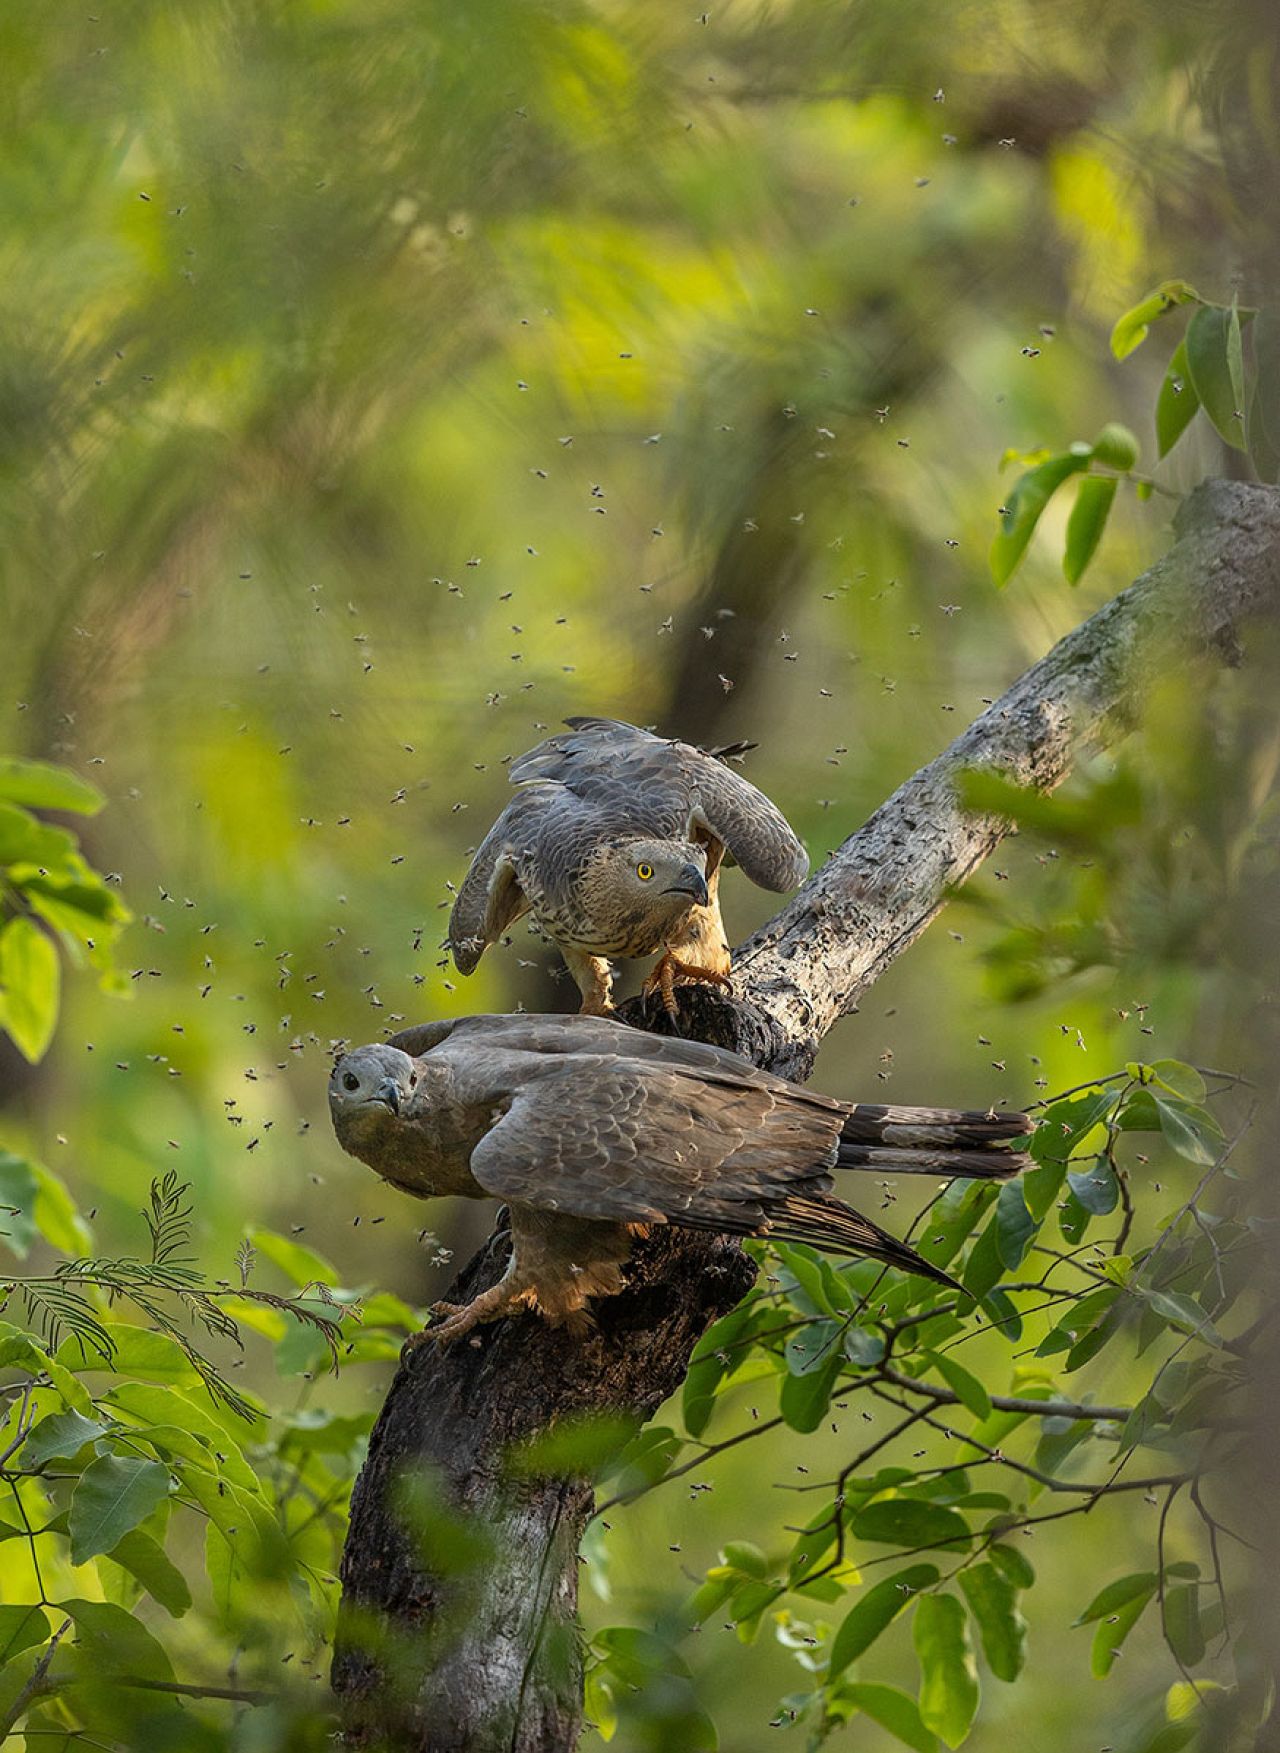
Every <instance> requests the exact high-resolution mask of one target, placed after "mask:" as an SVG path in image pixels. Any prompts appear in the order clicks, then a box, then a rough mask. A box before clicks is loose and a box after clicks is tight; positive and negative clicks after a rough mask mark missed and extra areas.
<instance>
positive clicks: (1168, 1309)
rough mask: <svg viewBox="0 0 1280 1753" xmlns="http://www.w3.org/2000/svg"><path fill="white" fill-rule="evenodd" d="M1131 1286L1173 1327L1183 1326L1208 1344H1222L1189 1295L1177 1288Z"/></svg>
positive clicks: (1212, 1326) (1203, 1313) (1211, 1323)
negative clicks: (1159, 1288)
mask: <svg viewBox="0 0 1280 1753" xmlns="http://www.w3.org/2000/svg"><path fill="white" fill-rule="evenodd" d="M1133 1288H1134V1289H1135V1290H1136V1291H1137V1293H1138V1295H1139V1296H1140V1297H1141V1298H1142V1300H1143V1301H1144V1302H1146V1303H1149V1304H1150V1305H1151V1307H1152V1308H1153V1309H1154V1310H1155V1311H1156V1313H1157V1314H1158V1315H1163V1316H1164V1318H1165V1320H1166V1321H1172V1322H1173V1324H1174V1326H1175V1327H1182V1328H1185V1329H1186V1331H1187V1332H1189V1333H1194V1334H1195V1335H1196V1336H1197V1337H1198V1338H1200V1339H1205V1340H1207V1341H1208V1342H1209V1344H1210V1345H1221V1344H1222V1339H1221V1336H1220V1335H1219V1333H1218V1331H1217V1329H1216V1328H1215V1327H1214V1324H1213V1322H1212V1321H1211V1320H1210V1319H1209V1317H1208V1315H1206V1314H1205V1312H1204V1310H1203V1309H1202V1308H1201V1307H1200V1305H1199V1303H1197V1302H1195V1301H1193V1300H1192V1298H1191V1297H1189V1296H1184V1295H1183V1293H1182V1292H1181V1291H1179V1290H1148V1289H1146V1288H1145V1287H1144V1286H1142V1285H1140V1284H1139V1285H1135V1286H1134V1287H1133Z"/></svg>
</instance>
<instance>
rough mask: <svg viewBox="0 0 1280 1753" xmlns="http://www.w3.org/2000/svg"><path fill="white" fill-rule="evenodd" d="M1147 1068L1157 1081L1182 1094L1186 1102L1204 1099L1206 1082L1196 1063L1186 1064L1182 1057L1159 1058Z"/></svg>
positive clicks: (1177, 1093) (1173, 1092) (1173, 1091)
mask: <svg viewBox="0 0 1280 1753" xmlns="http://www.w3.org/2000/svg"><path fill="white" fill-rule="evenodd" d="M1146 1069H1147V1070H1148V1071H1149V1072H1150V1073H1151V1076H1152V1077H1153V1078H1154V1079H1155V1081H1156V1082H1157V1083H1159V1084H1161V1085H1163V1087H1164V1088H1165V1089H1167V1090H1169V1091H1170V1092H1171V1093H1172V1094H1173V1095H1175V1096H1181V1097H1182V1099H1183V1101H1184V1102H1203V1101H1204V1093H1205V1082H1204V1079H1203V1078H1202V1077H1201V1075H1200V1073H1199V1072H1198V1071H1197V1070H1196V1068H1195V1066H1194V1065H1184V1064H1183V1062H1182V1061H1181V1060H1180V1059H1157V1060H1155V1061H1153V1063H1152V1064H1150V1065H1148V1066H1147V1067H1146Z"/></svg>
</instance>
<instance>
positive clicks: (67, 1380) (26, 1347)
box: [0, 1321, 93, 1418]
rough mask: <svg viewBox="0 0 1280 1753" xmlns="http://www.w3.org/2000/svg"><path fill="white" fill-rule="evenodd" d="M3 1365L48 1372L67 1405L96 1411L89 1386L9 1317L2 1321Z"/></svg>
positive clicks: (32, 1372)
mask: <svg viewBox="0 0 1280 1753" xmlns="http://www.w3.org/2000/svg"><path fill="white" fill-rule="evenodd" d="M0 1369H21V1370H26V1371H27V1373H28V1374H29V1375H33V1376H47V1377H48V1378H49V1380H50V1382H52V1384H53V1386H54V1387H55V1388H56V1389H57V1390H58V1392H59V1394H61V1396H62V1398H63V1399H64V1400H65V1401H66V1403H67V1405H68V1406H74V1408H75V1409H76V1411H77V1412H83V1413H84V1415H85V1417H86V1418H90V1417H92V1415H93V1401H92V1400H91V1399H90V1397H89V1395H88V1393H87V1392H86V1390H85V1389H84V1388H83V1387H82V1386H81V1384H80V1383H79V1382H78V1381H77V1380H76V1379H75V1377H74V1376H73V1375H72V1374H71V1372H70V1370H67V1369H64V1368H63V1366H62V1365H61V1364H60V1363H55V1362H54V1360H53V1359H52V1358H51V1357H50V1356H49V1355H48V1353H47V1352H45V1351H42V1350H41V1348H40V1347H39V1346H38V1345H37V1344H36V1343H35V1341H34V1340H33V1339H32V1338H31V1337H30V1335H29V1334H27V1333H24V1332H22V1330H21V1329H20V1328H18V1327H14V1326H11V1325H10V1323H9V1322H7V1321H0Z"/></svg>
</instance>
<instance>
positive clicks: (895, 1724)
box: [840, 1681, 938, 1753]
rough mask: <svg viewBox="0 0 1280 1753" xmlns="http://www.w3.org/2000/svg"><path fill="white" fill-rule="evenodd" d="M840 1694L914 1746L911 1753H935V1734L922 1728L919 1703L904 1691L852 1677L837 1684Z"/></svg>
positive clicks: (890, 1731)
mask: <svg viewBox="0 0 1280 1753" xmlns="http://www.w3.org/2000/svg"><path fill="white" fill-rule="evenodd" d="M840 1698H841V1700H843V1701H847V1702H848V1703H849V1704H852V1705H855V1706H856V1707H857V1708H858V1709H859V1710H860V1711H862V1712H863V1714H864V1715H865V1716H869V1717H870V1718H871V1720H872V1721H873V1722H877V1723H879V1724H880V1726H881V1728H882V1729H888V1731H889V1733H890V1734H891V1735H895V1736H896V1737H897V1739H898V1740H899V1741H901V1742H903V1743H904V1744H905V1745H906V1746H908V1747H913V1748H915V1753H935V1750H936V1748H937V1745H938V1742H937V1737H936V1736H934V1735H933V1734H931V1733H930V1731H929V1730H928V1729H926V1728H925V1726H924V1723H923V1721H922V1720H921V1717H920V1709H919V1706H918V1705H917V1704H916V1701H915V1699H914V1698H908V1696H907V1694H906V1693H905V1692H899V1691H898V1690H897V1688H896V1687H893V1686H876V1685H871V1684H870V1683H868V1682H865V1681H853V1682H850V1684H849V1685H847V1686H842V1687H841V1688H840Z"/></svg>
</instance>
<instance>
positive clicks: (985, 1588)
mask: <svg viewBox="0 0 1280 1753" xmlns="http://www.w3.org/2000/svg"><path fill="white" fill-rule="evenodd" d="M960 1588H961V1590H962V1591H963V1594H964V1598H965V1600H966V1601H967V1602H968V1603H969V1611H970V1612H971V1613H972V1614H973V1617H974V1619H975V1621H976V1622H977V1626H978V1635H979V1636H980V1637H981V1639H982V1653H983V1654H984V1655H985V1656H986V1658H987V1666H988V1667H989V1668H990V1669H991V1672H992V1673H993V1674H994V1675H995V1677H996V1679H997V1680H1016V1679H1017V1678H1018V1675H1019V1673H1020V1672H1021V1671H1022V1664H1023V1662H1024V1661H1025V1660H1026V1655H1027V1622H1026V1620H1025V1619H1024V1618H1023V1617H1022V1614H1021V1613H1020V1612H1019V1611H1018V1596H1017V1591H1016V1590H1015V1589H1014V1588H1013V1586H1012V1585H1011V1584H1010V1582H1009V1581H1008V1579H1007V1577H1005V1576H1004V1575H1002V1574H1001V1572H1000V1571H999V1570H997V1569H996V1567H995V1565H994V1564H985V1563H984V1564H975V1565H971V1566H970V1567H969V1569H968V1570H962V1571H961V1572H960Z"/></svg>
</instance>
